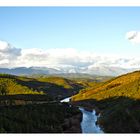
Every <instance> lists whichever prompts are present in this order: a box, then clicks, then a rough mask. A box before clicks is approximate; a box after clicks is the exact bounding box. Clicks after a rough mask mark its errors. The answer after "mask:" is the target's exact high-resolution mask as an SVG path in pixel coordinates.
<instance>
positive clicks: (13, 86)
mask: <svg viewBox="0 0 140 140" xmlns="http://www.w3.org/2000/svg"><path fill="white" fill-rule="evenodd" d="M82 88H83V86H82V85H81V84H78V83H76V82H74V81H72V80H68V79H66V78H61V77H48V78H28V77H22V76H13V75H8V74H0V94H1V95H5V94H6V95H11V94H47V95H49V96H51V97H52V98H64V97H68V96H72V95H74V94H76V93H78V91H79V90H80V89H82Z"/></svg>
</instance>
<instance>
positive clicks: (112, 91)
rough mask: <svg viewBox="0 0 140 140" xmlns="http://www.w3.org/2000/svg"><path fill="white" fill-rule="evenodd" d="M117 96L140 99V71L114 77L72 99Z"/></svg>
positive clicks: (98, 98)
mask: <svg viewBox="0 0 140 140" xmlns="http://www.w3.org/2000/svg"><path fill="white" fill-rule="evenodd" d="M115 96H117V97H118V96H124V97H130V98H133V99H140V71H136V72H133V73H129V74H125V75H122V76H119V77H117V78H113V79H111V80H109V81H107V82H104V83H100V84H99V85H97V86H95V87H93V88H91V89H89V90H85V92H82V93H79V94H77V95H75V96H73V98H72V100H73V101H77V100H85V99H96V100H102V99H107V98H111V97H115Z"/></svg>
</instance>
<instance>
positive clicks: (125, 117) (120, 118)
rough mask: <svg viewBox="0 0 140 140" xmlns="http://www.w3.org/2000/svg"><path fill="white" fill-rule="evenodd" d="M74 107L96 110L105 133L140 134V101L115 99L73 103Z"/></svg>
mask: <svg viewBox="0 0 140 140" xmlns="http://www.w3.org/2000/svg"><path fill="white" fill-rule="evenodd" d="M72 104H73V105H78V106H83V107H85V108H88V109H90V110H91V109H96V112H97V113H100V118H99V119H98V123H99V124H100V126H101V127H102V129H103V130H104V132H105V133H140V100H134V99H132V98H128V97H114V98H109V99H104V100H101V101H97V100H91V99H90V100H83V101H78V102H72Z"/></svg>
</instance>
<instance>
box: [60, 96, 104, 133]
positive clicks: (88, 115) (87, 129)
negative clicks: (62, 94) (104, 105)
mask: <svg viewBox="0 0 140 140" xmlns="http://www.w3.org/2000/svg"><path fill="white" fill-rule="evenodd" d="M69 99H70V97H69V98H66V99H64V100H61V102H69ZM79 109H80V111H81V112H82V114H83V117H82V122H81V128H82V133H103V131H102V130H101V129H100V127H99V125H97V124H96V122H97V119H98V117H99V116H97V115H96V111H95V110H93V111H87V110H85V109H84V108H82V107H79Z"/></svg>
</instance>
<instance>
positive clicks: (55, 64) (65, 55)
mask: <svg viewBox="0 0 140 140" xmlns="http://www.w3.org/2000/svg"><path fill="white" fill-rule="evenodd" d="M138 34H139V33H138ZM136 36H138V35H137V34H136ZM128 37H129V38H132V39H133V38H135V36H134V37H132V35H131V34H130V35H128ZM33 66H34V67H49V68H55V69H61V68H64V69H69V68H76V69H83V70H84V69H89V70H90V69H92V68H94V67H121V68H140V59H134V58H132V59H128V58H120V57H115V56H105V55H104V56H103V55H98V54H95V53H94V52H85V51H78V50H76V49H73V48H65V49H60V48H56V49H47V50H43V49H37V48H31V49H19V48H16V47H13V46H11V45H10V44H9V43H7V42H4V41H0V67H5V68H14V67H33Z"/></svg>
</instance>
